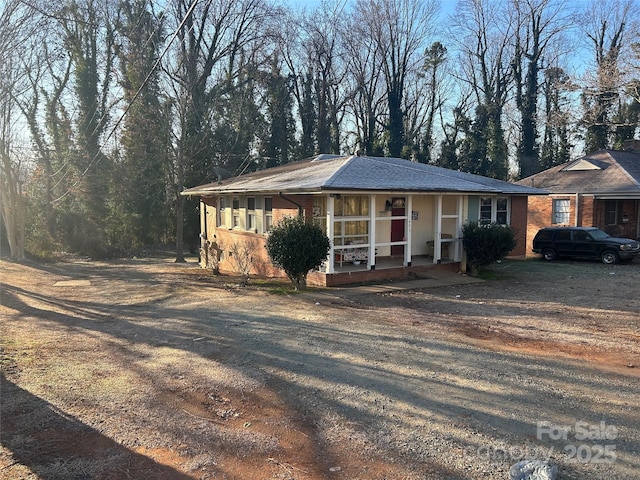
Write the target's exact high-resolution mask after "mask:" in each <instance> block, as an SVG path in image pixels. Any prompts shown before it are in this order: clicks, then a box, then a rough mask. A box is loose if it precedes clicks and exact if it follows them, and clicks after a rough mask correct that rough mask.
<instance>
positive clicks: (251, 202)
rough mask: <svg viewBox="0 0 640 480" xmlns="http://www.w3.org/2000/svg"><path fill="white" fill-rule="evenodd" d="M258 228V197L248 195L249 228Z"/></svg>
mask: <svg viewBox="0 0 640 480" xmlns="http://www.w3.org/2000/svg"><path fill="white" fill-rule="evenodd" d="M256 228H258V225H257V223H256V198H255V197H247V230H255V229H256Z"/></svg>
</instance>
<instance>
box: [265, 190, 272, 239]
mask: <svg viewBox="0 0 640 480" xmlns="http://www.w3.org/2000/svg"><path fill="white" fill-rule="evenodd" d="M272 228H273V198H271V197H265V198H264V229H265V231H266V232H268V231H270V230H271V229H272Z"/></svg>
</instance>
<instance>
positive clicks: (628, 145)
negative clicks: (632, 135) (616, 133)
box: [623, 139, 640, 152]
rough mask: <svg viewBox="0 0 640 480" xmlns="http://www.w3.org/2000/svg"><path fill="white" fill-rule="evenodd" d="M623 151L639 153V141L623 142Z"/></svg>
mask: <svg viewBox="0 0 640 480" xmlns="http://www.w3.org/2000/svg"><path fill="white" fill-rule="evenodd" d="M623 150H624V151H627V152H640V140H636V139H631V140H625V141H624V145H623Z"/></svg>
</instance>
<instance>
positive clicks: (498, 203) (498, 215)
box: [479, 197, 509, 225]
mask: <svg viewBox="0 0 640 480" xmlns="http://www.w3.org/2000/svg"><path fill="white" fill-rule="evenodd" d="M479 223H480V224H483V225H487V224H489V223H497V224H498V225H508V224H509V199H508V198H507V197H481V198H480V216H479Z"/></svg>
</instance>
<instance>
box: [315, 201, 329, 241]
mask: <svg viewBox="0 0 640 480" xmlns="http://www.w3.org/2000/svg"><path fill="white" fill-rule="evenodd" d="M312 215H313V221H314V223H315V224H316V225H319V226H320V228H322V231H323V232H324V233H327V197H324V196H322V197H321V196H315V197H313V211H312Z"/></svg>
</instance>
